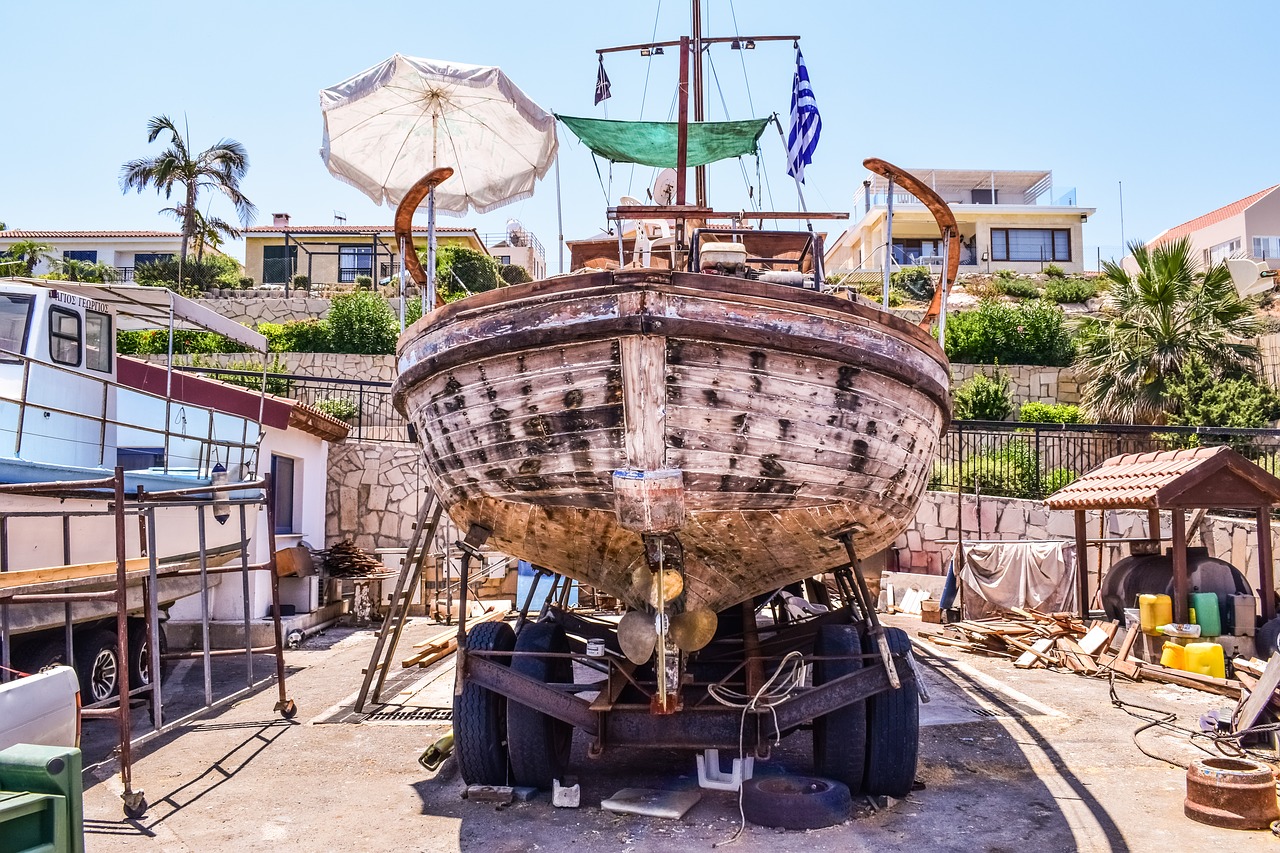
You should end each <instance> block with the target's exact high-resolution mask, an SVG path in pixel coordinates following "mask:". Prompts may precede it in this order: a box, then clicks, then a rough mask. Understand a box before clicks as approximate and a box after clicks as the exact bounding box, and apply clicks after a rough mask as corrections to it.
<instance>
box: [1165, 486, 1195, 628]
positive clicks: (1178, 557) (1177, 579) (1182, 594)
mask: <svg viewBox="0 0 1280 853" xmlns="http://www.w3.org/2000/svg"><path fill="white" fill-rule="evenodd" d="M1170 512H1171V513H1172V515H1173V621H1174V622H1190V621H1191V610H1190V608H1191V603H1190V601H1189V599H1188V595H1189V593H1190V585H1191V582H1190V580H1189V579H1188V578H1187V511H1186V510H1185V509H1182V508H1181V507H1179V508H1177V509H1173V510H1170Z"/></svg>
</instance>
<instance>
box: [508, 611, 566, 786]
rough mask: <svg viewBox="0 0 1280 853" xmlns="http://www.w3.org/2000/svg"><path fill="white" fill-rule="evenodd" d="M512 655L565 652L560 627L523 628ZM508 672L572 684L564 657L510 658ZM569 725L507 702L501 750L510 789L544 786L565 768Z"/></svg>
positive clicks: (552, 625) (560, 774)
mask: <svg viewBox="0 0 1280 853" xmlns="http://www.w3.org/2000/svg"><path fill="white" fill-rule="evenodd" d="M515 650H516V651H517V652H542V653H544V654H545V653H548V652H550V653H562V652H567V651H569V641H568V639H567V638H566V637H565V633H564V629H563V628H561V627H560V626H559V625H557V624H555V623H554V622H539V623H537V624H534V625H526V626H525V627H524V629H523V630H522V631H521V632H520V635H519V636H518V637H516V649H515ZM511 668H512V669H513V670H515V671H516V672H519V673H521V674H522V675H527V676H529V677H530V678H533V679H536V680H537V681H541V682H542V683H544V684H547V683H559V684H567V683H569V682H571V681H573V666H572V664H571V663H570V662H569V659H568V658H544V657H535V656H532V655H531V656H516V657H514V658H512V661H511ZM572 744H573V726H571V725H569V724H568V723H566V722H564V721H562V720H557V719H556V718H555V717H551V716H548V715H546V714H544V713H542V712H541V711H535V710H534V709H533V708H530V707H528V706H526V705H521V704H520V703H519V702H518V701H516V700H515V699H510V700H508V701H507V749H508V750H509V752H510V754H511V778H512V780H513V781H514V783H515V784H516V785H528V786H532V787H535V788H550V787H551V780H552V779H558V778H560V777H561V776H562V775H563V773H564V769H565V768H566V767H568V766H569V749H570V747H571V746H572Z"/></svg>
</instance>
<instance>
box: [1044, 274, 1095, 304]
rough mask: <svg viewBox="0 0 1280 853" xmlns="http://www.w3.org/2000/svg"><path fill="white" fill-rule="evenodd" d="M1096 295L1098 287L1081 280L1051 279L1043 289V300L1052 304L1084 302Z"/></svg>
mask: <svg viewBox="0 0 1280 853" xmlns="http://www.w3.org/2000/svg"><path fill="white" fill-rule="evenodd" d="M1097 295H1098V286H1097V285H1096V284H1094V283H1093V282H1091V281H1086V280H1085V279H1082V278H1062V279H1057V278H1055V279H1052V280H1051V281H1050V282H1049V283H1048V284H1047V285H1045V288H1044V297H1045V299H1048V300H1051V301H1053V302H1084V301H1086V300H1089V299H1092V298H1093V297H1095V296H1097Z"/></svg>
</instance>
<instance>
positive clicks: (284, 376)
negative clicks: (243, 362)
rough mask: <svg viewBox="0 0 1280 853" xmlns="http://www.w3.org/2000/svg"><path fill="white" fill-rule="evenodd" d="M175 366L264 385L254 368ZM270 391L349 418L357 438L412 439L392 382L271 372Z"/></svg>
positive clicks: (239, 382)
mask: <svg viewBox="0 0 1280 853" xmlns="http://www.w3.org/2000/svg"><path fill="white" fill-rule="evenodd" d="M174 370H181V371H184V372H187V373H199V374H200V375H202V376H207V377H208V378H210V379H217V380H219V381H222V382H227V383H230V384H232V385H240V386H243V387H246V388H252V389H254V390H255V391H256V390H258V389H259V388H261V387H262V377H263V374H261V373H257V372H254V371H251V370H230V369H223V368H218V367H183V366H177V365H175V366H174ZM266 378H267V393H269V394H275V395H277V396H279V397H288V398H289V399H291V400H297V401H298V402H300V403H305V404H307V405H308V406H312V407H314V408H317V409H319V410H320V411H322V412H324V413H325V414H328V415H332V416H333V417H336V418H338V420H342V421H346V422H347V423H348V424H350V426H351V432H350V433H349V437H350V438H351V439H353V440H355V441H384V442H392V443H396V444H407V443H409V424H408V421H406V420H405V419H404V418H403V417H401V416H400V413H399V412H397V411H396V410H395V407H394V406H393V405H391V383H390V382H376V381H372V380H367V379H338V378H329V377H319V376H300V375H298V374H293V373H268V374H266Z"/></svg>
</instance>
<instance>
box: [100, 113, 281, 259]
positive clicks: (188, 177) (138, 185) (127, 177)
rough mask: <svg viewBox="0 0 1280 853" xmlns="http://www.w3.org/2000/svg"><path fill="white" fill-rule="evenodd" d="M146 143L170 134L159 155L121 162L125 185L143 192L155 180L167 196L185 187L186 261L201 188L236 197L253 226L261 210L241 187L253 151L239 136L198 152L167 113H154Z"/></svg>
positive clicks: (243, 219)
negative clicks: (164, 134) (249, 149)
mask: <svg viewBox="0 0 1280 853" xmlns="http://www.w3.org/2000/svg"><path fill="white" fill-rule="evenodd" d="M147 130H148V134H147V142H155V141H156V138H157V137H159V136H160V134H162V133H166V132H167V133H168V134H169V137H170V138H169V147H168V148H166V149H165V150H164V151H162V152H160V154H159V155H157V156H155V157H147V158H142V159H139V160H130V161H129V162H128V163H125V164H124V165H123V166H121V167H120V189H121V191H122V192H125V193H127V192H129V190H131V189H135V190H137V191H138V192H142V190H143V189H144V188H146V187H148V186H152V185H154V186H155V188H156V191H157V192H163V193H164V197H165V198H169V197H171V195H172V194H173V190H174V188H175V187H181V188H182V190H183V201H182V202H181V204H180V205H179V209H180V210H181V211H182V249H181V256H182V259H183V260H186V257H187V247H188V245H189V244H190V242H191V238H192V237H194V236H195V235H196V217H197V216H198V215H199V209H198V208H197V206H196V203H197V201H198V200H199V195H200V191H201V190H206V189H209V190H217V191H218V192H220V193H222V194H223V195H225V196H226V197H227V198H229V199H230V200H231V203H232V204H234V205H235V208H236V213H237V215H238V216H239V219H240V222H241V224H243V225H245V226H248V225H249V223H251V222H253V218H254V216H255V215H256V214H257V208H256V207H254V206H253V203H252V202H250V201H249V199H248V198H246V197H245V195H244V193H242V192H240V181H241V180H243V179H244V176H245V172H247V171H248V169H249V155H248V153H247V152H246V151H245V149H244V146H243V145H241V144H240V143H239V142H236V141H235V140H234V139H222V140H219V141H218V142H217V143H216V144H214V145H212V146H211V147H209V148H206V149H205V150H204V151H201V152H199V153H198V154H196V153H192V151H191V145H190V142H189V140H188V139H186V138H185V137H184V135H183V134H181V133H179V132H178V128H177V127H176V126H175V125H174V123H173V120H172V119H170V118H169V117H168V116H153V117H152V119H151V121H149V122H148V123H147Z"/></svg>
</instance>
